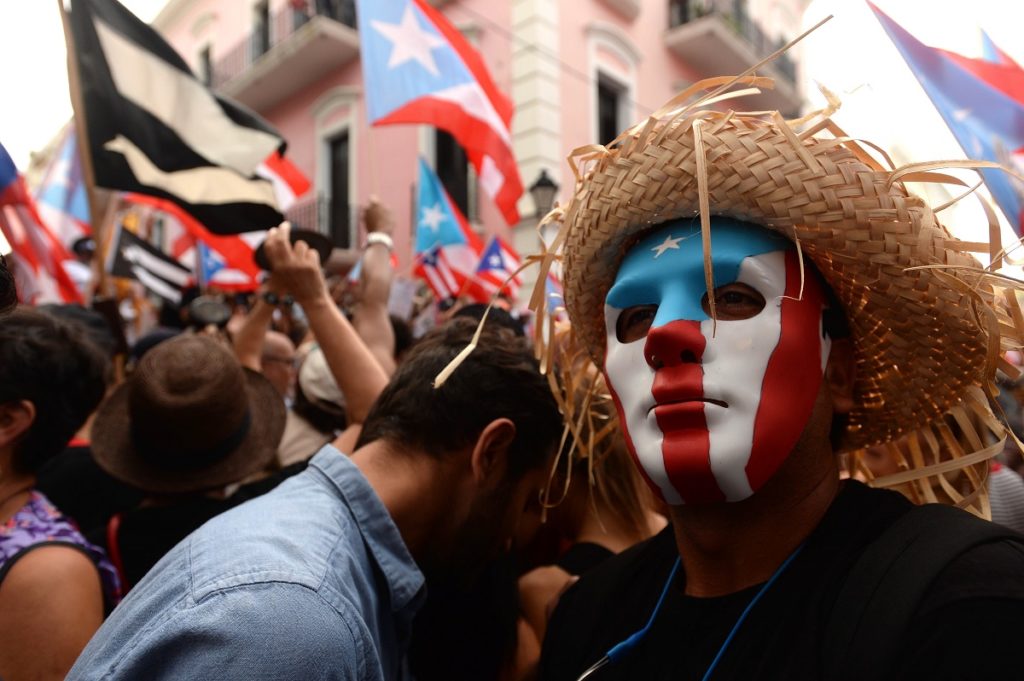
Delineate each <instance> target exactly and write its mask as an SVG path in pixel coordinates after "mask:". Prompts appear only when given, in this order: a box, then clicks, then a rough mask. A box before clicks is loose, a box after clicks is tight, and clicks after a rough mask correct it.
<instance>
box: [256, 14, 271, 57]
mask: <svg viewBox="0 0 1024 681" xmlns="http://www.w3.org/2000/svg"><path fill="white" fill-rule="evenodd" d="M269 49H270V3H268V2H267V0H263V2H258V3H256V5H255V6H254V7H253V27H252V57H253V59H255V58H257V57H259V56H262V55H263V54H265V53H266V51H267V50H269Z"/></svg>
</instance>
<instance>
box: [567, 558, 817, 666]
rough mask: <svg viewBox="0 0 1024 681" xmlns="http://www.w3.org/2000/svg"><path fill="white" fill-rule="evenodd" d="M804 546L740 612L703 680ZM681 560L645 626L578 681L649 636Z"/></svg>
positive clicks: (625, 653) (618, 658) (674, 565)
mask: <svg viewBox="0 0 1024 681" xmlns="http://www.w3.org/2000/svg"><path fill="white" fill-rule="evenodd" d="M803 548H804V545H803V544H801V545H800V546H798V547H796V550H794V551H793V553H791V554H789V557H788V558H786V560H784V561H783V562H782V565H780V566H779V567H778V568H777V569H776V570H775V572H774V573H773V574H772V576H771V577H769V578H768V581H767V582H765V583H764V586H762V587H761V589H760V590H759V591H758V592H757V593H756V594H754V597H753V598H751V599H750V602H749V603H747V607H746V608H744V610H743V612H742V614H740V616H739V619H737V620H736V624H734V625H732V630H731V631H730V632H729V635H728V636H726V637H725V642H724V643H722V647H721V648H719V649H718V653H717V654H716V655H715V659H713V660H712V661H711V665H710V666H708V670H707V671H706V672H704V676H703V677H702V679H701V681H708V679H710V678H711V674H712V673H713V672H714V671H715V667H717V666H718V662H719V661H720V660H721V659H722V656H723V655H724V654H725V651H726V649H728V647H729V644H730V643H732V640H733V639H734V638H735V637H736V632H738V631H739V630H740V627H741V626H742V625H743V622H744V620H746V619H747V615H749V614H750V611H751V610H753V609H754V606H755V605H757V602H758V601H759V600H761V597H762V596H764V594H765V592H766V591H768V589H770V588H771V586H772V584H774V583H775V581H776V580H777V579H778V578H779V575H781V574H782V573H783V572H785V570H786V568H787V567H789V564H790V563H792V562H793V559H794V558H796V557H797V555H798V554H799V553H800V551H801V550H802V549H803ZM680 562H681V561H680V559H679V558H678V557H677V558H676V561H675V563H674V564H673V565H672V571H671V572H670V573H669V574H668V579H666V580H665V586H664V587H662V589H661V596H659V597H658V602H657V603H656V604H655V606H654V610H653V611H652V612H651V616H650V618H649V619H648V620H647V624H645V625H644V628H643V629H640V630H639V631H637V632H634V633H633V634H632V635H631V636H629V637H628V638H626V639H625V640H623V641H620V642H618V643H616V644H615V645H614V646H612V647H611V648H610V649H609V650H608V652H607V653H605V654H604V657H602V658H601V659H600V660H598V661H597V662H595V663H594V664H593V665H591V666H590V667H588V668H587V670H586V671H585V672H583V674H581V675H580V677H579V678H578V679H576V681H584V679H586V678H587V677H589V676H590V675H591V674H593V673H594V672H596V671H597V670H598V669H600V668H601V667H604V666H605V665H607V664H610V663H613V662H618V661H619V660H621V659H622V658H623V657H625V656H626V655H627V654H629V653H630V652H631V651H632V650H633V648H635V647H636V646H637V644H639V643H640V641H642V640H643V638H644V637H645V636H647V632H649V631H650V630H651V625H653V624H654V618H656V617H657V616H658V613H659V612H660V611H661V606H662V605H663V604H664V602H665V596H666V595H668V590H669V587H670V586H672V581H673V580H674V579H675V577H676V573H677V572H679V565H680Z"/></svg>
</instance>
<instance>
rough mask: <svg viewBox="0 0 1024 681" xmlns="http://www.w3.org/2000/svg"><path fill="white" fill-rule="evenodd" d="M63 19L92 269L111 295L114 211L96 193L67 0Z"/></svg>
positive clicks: (101, 292)
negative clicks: (110, 220)
mask: <svg viewBox="0 0 1024 681" xmlns="http://www.w3.org/2000/svg"><path fill="white" fill-rule="evenodd" d="M57 9H58V10H59V11H60V18H61V22H62V24H63V26H64V44H65V46H66V47H67V63H68V90H69V92H70V93H71V108H72V110H73V111H74V112H75V116H74V120H75V132H76V133H77V135H78V144H77V146H78V154H79V158H80V159H81V162H82V176H83V180H84V181H85V196H86V199H87V200H88V201H89V219H90V221H91V222H92V235H93V241H95V242H96V254H95V255H94V256H93V268H94V269H95V270H96V282H97V283H96V291H97V293H98V294H99V295H101V296H107V295H110V290H109V286H110V282H109V279H108V277H107V270H106V267H105V266H104V263H106V261H107V249H108V248H109V246H110V243H109V242H110V239H109V238H106V237H107V234H105V232H107V231H109V230H108V229H107V225H106V224H104V222H105V220H106V218H107V217H108V215H111V211H109V210H108V211H106V212H104V211H101V210H100V205H99V200H98V198H97V194H96V173H95V171H94V169H93V164H92V149H91V148H90V146H89V136H88V130H89V127H88V125H87V124H86V115H85V101H84V100H83V99H82V85H81V81H80V80H79V73H78V60H77V58H76V57H75V55H76V52H75V38H74V36H73V35H72V33H71V24H70V20H69V18H68V13H67V10H65V9H64V0H57Z"/></svg>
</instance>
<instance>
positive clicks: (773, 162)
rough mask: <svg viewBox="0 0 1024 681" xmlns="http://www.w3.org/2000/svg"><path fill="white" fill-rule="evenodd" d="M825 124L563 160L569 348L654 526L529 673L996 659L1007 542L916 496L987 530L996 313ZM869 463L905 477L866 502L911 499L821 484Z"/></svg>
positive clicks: (981, 280) (749, 124) (1003, 307)
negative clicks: (617, 436) (891, 458)
mask: <svg viewBox="0 0 1024 681" xmlns="http://www.w3.org/2000/svg"><path fill="white" fill-rule="evenodd" d="M694 87H695V91H696V89H697V87H698V86H694ZM698 104H699V102H698ZM829 113H830V112H829V111H824V112H819V114H818V115H817V116H815V117H808V118H806V119H804V120H802V121H797V122H786V121H784V120H783V119H782V118H781V116H777V115H775V116H772V115H765V114H763V113H761V114H738V113H733V112H730V113H728V114H724V113H721V112H717V111H712V110H708V109H699V108H696V105H694V106H692V107H687V108H683V109H680V108H673V109H670V110H666V111H660V112H657V113H655V114H654V115H653V116H652V120H650V121H647V122H645V124H643V125H638V126H636V127H635V128H633V129H632V130H630V131H627V133H625V134H624V135H623V136H622V137H621V138H620V140H619V141H618V143H616V144H613V145H611V146H610V147H609V148H608V149H602V150H600V151H598V152H594V151H593V150H592V149H589V150H587V151H585V152H583V153H586V154H589V155H588V156H586V157H584V158H583V159H582V164H583V165H585V166H586V167H585V168H584V169H583V171H584V172H581V173H580V174H579V175H577V176H578V177H581V178H582V179H581V180H580V184H579V185H578V186H577V188H576V192H574V195H573V199H572V200H571V201H570V203H569V204H568V205H567V206H566V207H565V208H564V209H556V212H555V213H554V214H553V215H552V216H550V217H549V219H553V220H555V221H561V222H563V225H562V230H563V232H562V235H561V238H562V239H564V242H565V247H564V266H565V274H564V280H565V301H566V308H567V311H568V313H569V317H570V320H571V322H572V326H573V332H574V333H573V334H572V336H570V338H571V339H573V340H575V341H576V342H578V343H579V344H580V345H581V346H582V347H583V349H585V350H586V351H587V352H588V353H589V355H590V357H591V358H593V360H594V361H595V362H596V363H598V365H599V366H601V367H602V368H603V370H604V372H605V376H606V378H607V382H608V386H609V389H610V392H611V394H612V397H613V399H614V400H615V403H616V406H617V408H618V412H619V417H620V425H621V427H622V429H623V432H624V434H625V436H626V440H627V443H628V445H629V447H630V450H631V452H632V454H633V456H634V459H635V461H636V463H637V465H638V466H639V467H640V470H641V471H642V473H643V476H644V478H645V479H646V480H647V482H648V483H649V484H650V486H651V487H652V489H653V490H654V491H655V492H656V493H657V494H658V495H659V496H660V497H661V498H662V499H663V500H664V501H665V502H666V503H667V504H668V505H669V507H670V517H671V520H672V524H671V526H670V527H669V528H667V529H666V530H665V531H664V532H662V533H661V534H660V535H658V536H656V537H655V538H653V539H652V540H650V541H648V542H645V543H643V544H640V545H638V546H636V547H634V548H633V549H631V550H629V551H626V552H624V553H623V554H620V555H619V556H617V557H615V558H613V559H610V560H609V561H607V562H606V563H605V564H603V565H602V566H600V567H599V568H597V569H596V570H594V571H593V572H591V573H589V574H588V575H587V576H586V577H584V578H583V579H581V580H580V582H579V583H578V584H577V585H575V586H574V587H573V588H571V589H570V590H569V591H567V592H566V593H565V594H564V595H563V596H562V598H561V600H560V602H559V604H558V606H557V608H556V610H555V611H554V614H553V615H552V618H551V621H550V624H549V626H548V630H547V631H548V634H547V637H546V640H545V643H544V652H543V656H542V661H541V670H540V678H541V679H544V680H545V681H573V680H575V679H583V678H586V679H590V680H591V681H607V680H611V679H703V680H705V681H707V680H709V679H714V680H721V679H744V680H746V679H766V678H767V679H828V680H829V681H832V680H834V679H907V678H922V679H931V680H934V679H946V678H948V679H957V678H984V679H988V678H993V679H995V678H1003V677H1004V676H1005V674H1006V670H1007V669H1010V668H1012V667H1011V666H1010V665H1015V664H1016V662H1015V661H1013V660H1012V659H1011V658H1010V654H1011V651H1013V650H1014V646H1013V644H1012V642H1011V639H1010V638H1009V636H1010V634H1009V632H1010V631H1012V630H1013V627H1012V623H1013V622H1015V621H1019V619H1020V618H1021V617H1022V616H1024V584H1022V583H1021V580H1020V577H1019V575H1020V574H1021V570H1022V569H1024V550H1022V548H1024V545H1022V544H1021V543H1020V542H1021V541H1022V539H1021V538H1020V537H1019V536H1017V535H1014V534H1013V533H1012V532H1011V531H1009V530H1005V529H1003V528H999V526H995V525H992V524H991V523H987V522H985V521H983V520H979V519H977V518H976V517H974V516H972V515H970V514H968V513H965V512H963V511H958V510H956V509H951V508H949V506H941V505H939V504H928V505H925V506H919V507H915V506H914V504H913V503H912V502H911V500H913V501H917V502H935V501H940V502H947V504H950V505H959V506H961V507H964V508H967V509H969V510H972V511H974V512H975V513H976V514H977V515H984V514H985V512H986V502H985V500H984V498H983V491H982V488H983V486H984V482H983V481H984V474H983V472H982V471H983V470H984V465H983V464H982V465H981V466H979V464H981V462H984V461H985V460H986V459H987V458H989V457H991V456H993V455H994V454H995V453H996V452H998V451H999V447H998V446H992V442H994V441H997V440H999V439H1001V438H1003V437H1005V434H1004V433H1003V432H1002V427H1001V426H1000V424H999V423H998V422H997V421H996V420H995V419H994V418H992V416H991V412H990V411H989V407H988V404H987V399H986V397H985V394H984V393H983V392H982V389H983V388H988V387H989V386H990V385H991V383H992V380H993V378H994V372H995V366H996V362H995V361H994V356H995V353H996V351H997V350H998V348H999V347H1000V343H1001V344H1002V347H1004V348H1006V347H1016V346H1019V344H1020V341H1021V338H1022V330H1024V329H1022V328H1021V325H1019V324H1014V323H1013V322H1012V321H1011V320H1012V318H1013V316H1014V314H1017V315H1018V316H1019V308H1016V299H1015V298H1014V297H1013V293H1012V292H1010V293H1009V295H1007V292H1006V291H1004V290H1002V289H1001V288H999V287H997V286H995V285H993V284H992V283H990V280H989V279H987V278H985V277H984V276H983V274H982V272H981V269H980V266H979V265H978V264H977V261H975V260H974V259H973V257H972V256H970V255H969V254H968V253H967V252H966V250H967V249H968V248H969V246H968V245H966V244H961V243H960V242H958V241H956V240H954V239H953V238H952V237H950V236H949V234H948V233H947V232H946V231H945V229H944V228H943V227H941V225H939V224H938V222H937V221H936V219H935V216H934V213H933V212H932V211H931V209H930V208H929V207H928V206H927V205H926V204H925V203H924V202H923V201H922V200H921V199H919V198H917V197H915V196H913V195H910V194H908V193H907V191H906V189H905V187H903V185H902V184H901V183H900V182H898V181H896V180H898V179H899V176H895V175H893V174H892V173H890V172H888V171H887V170H886V169H884V168H882V167H881V165H880V164H879V163H877V162H876V161H875V160H874V159H872V158H871V156H870V155H868V154H867V153H865V152H864V151H863V149H862V148H861V147H860V146H858V145H857V144H856V143H854V142H851V141H846V140H845V139H844V140H836V139H834V138H829V137H821V136H818V135H816V133H817V132H818V131H820V130H822V129H830V130H833V132H834V133H835V134H836V135H839V134H840V133H839V132H837V130H838V129H835V128H834V125H833V124H831V122H830V121H829V120H828V115H829ZM830 126H831V127H830ZM652 159H660V161H661V165H660V166H659V164H658V163H652V162H651V160H652ZM575 160H577V161H579V160H580V159H579V158H578V157H577V158H576V159H575ZM996 250H998V249H996ZM913 268H917V269H913ZM972 291H973V292H974V293H972ZM975 294H976V295H975ZM1014 308H1016V309H1014ZM986 317H987V318H988V320H989V321H984V320H985V318H986ZM996 319H999V320H1001V321H1000V322H996V323H990V322H991V321H994V320H996ZM979 320H981V321H979ZM573 340H570V341H569V342H573ZM993 348H995V350H993ZM987 353H991V354H990V355H987ZM987 356H990V357H992V359H986V357H987ZM880 443H887V446H888V447H890V448H891V449H892V451H894V452H896V453H898V454H899V456H900V457H901V460H902V461H903V464H904V465H903V468H904V469H905V470H903V471H901V473H900V474H897V475H895V476H890V478H887V479H878V480H875V481H874V485H875V486H890V487H896V488H898V489H899V490H900V491H902V492H904V493H905V495H906V496H903V495H900V494H897V493H895V492H893V491H889V490H882V489H872V488H870V487H868V486H865V485H862V484H860V483H858V482H854V481H850V480H846V481H843V480H841V476H840V462H839V457H838V456H837V454H839V453H847V454H848V456H849V461H850V463H849V465H850V466H857V465H858V464H857V461H858V458H857V457H858V454H857V452H858V451H859V450H860V449H861V448H862V447H864V446H868V445H872V444H880ZM581 445H582V446H585V443H581ZM907 497H909V498H910V500H908V498H907ZM982 647H984V650H985V651H986V652H985V655H984V656H982V655H979V654H977V651H978V650H980V649H981V648H982ZM993 651H996V652H993Z"/></svg>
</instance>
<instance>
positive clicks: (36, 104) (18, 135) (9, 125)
mask: <svg viewBox="0 0 1024 681" xmlns="http://www.w3.org/2000/svg"><path fill="white" fill-rule="evenodd" d="M234 1H235V2H238V1H239V0H234ZM121 4H123V5H124V6H125V7H127V8H128V9H130V10H131V11H132V12H134V13H135V14H136V16H138V17H139V18H140V19H142V20H143V21H152V20H153V19H154V18H155V17H156V15H157V14H159V13H160V10H161V9H162V8H163V6H164V4H166V3H165V2H164V0H121ZM66 54H67V52H66V50H65V48H64V30H63V29H62V27H61V20H60V12H59V10H58V9H57V2H56V0H0V64H3V68H2V70H0V73H2V74H3V75H2V76H0V83H2V84H3V89H2V93H3V94H2V95H0V144H3V145H4V148H6V149H7V151H8V153H10V155H11V157H12V158H13V159H14V162H15V163H16V164H17V165H18V167H19V168H22V169H24V168H25V167H26V166H27V165H28V158H29V152H30V151H32V150H34V149H39V148H41V147H43V146H44V145H45V144H46V142H47V141H49V139H50V138H51V137H52V136H53V135H54V134H55V133H56V132H57V131H58V130H59V129H60V127H61V126H62V125H63V124H64V123H65V122H66V121H67V120H68V118H70V117H71V100H70V99H69V98H68V76H67V65H66V62H65V56H66Z"/></svg>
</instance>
